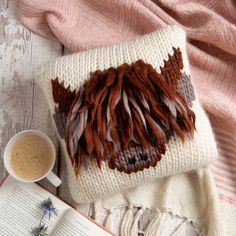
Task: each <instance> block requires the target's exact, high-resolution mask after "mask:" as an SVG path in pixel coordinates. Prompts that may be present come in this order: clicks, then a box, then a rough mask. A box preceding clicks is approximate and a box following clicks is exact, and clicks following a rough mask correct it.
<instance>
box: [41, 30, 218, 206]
mask: <svg viewBox="0 0 236 236" xmlns="http://www.w3.org/2000/svg"><path fill="white" fill-rule="evenodd" d="M38 82H39V84H40V86H41V87H42V88H43V90H44V92H45V94H46V97H47V99H48V102H49V106H50V111H51V113H52V114H53V118H54V121H55V124H56V127H57V130H58V133H59V134H60V140H61V145H62V149H63V151H64V155H65V158H66V165H67V166H66V168H67V174H68V179H69V182H68V185H69V188H70V191H71V194H72V197H73V199H74V200H75V201H77V202H79V203H84V202H90V201H93V200H95V199H98V198H103V197H105V196H107V195H110V194H113V193H116V192H120V191H123V190H125V189H128V188H131V187H135V186H137V185H139V184H141V183H144V182H146V181H149V180H153V179H155V178H157V177H163V176H167V175H171V174H174V173H178V172H182V171H189V170H191V169H195V168H198V167H200V166H203V165H205V164H206V163H208V162H209V161H212V160H213V159H215V158H216V156H217V153H216V144H215V141H214V137H213V134H212V129H211V126H210V124H209V121H208V118H207V116H206V114H205V112H204V111H203V110H202V108H201V106H200V104H199V102H198V100H197V99H196V96H195V92H194V89H193V86H192V83H191V78H190V71H189V64H188V60H187V55H186V35H185V32H184V31H183V30H182V29H180V28H179V27H177V26H168V27H166V28H163V29H160V30H158V31H156V32H153V33H151V34H148V35H145V36H143V37H140V38H138V39H136V40H134V41H130V42H125V43H120V44H115V45H112V46H109V47H104V48H98V49H94V50H90V51H85V52H81V53H78V54H73V55H70V56H65V57H62V58H59V59H57V60H56V61H53V62H51V63H49V64H47V65H45V66H42V67H41V68H40V70H39V78H38Z"/></svg>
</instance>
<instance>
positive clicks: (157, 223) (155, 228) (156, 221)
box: [144, 211, 167, 236]
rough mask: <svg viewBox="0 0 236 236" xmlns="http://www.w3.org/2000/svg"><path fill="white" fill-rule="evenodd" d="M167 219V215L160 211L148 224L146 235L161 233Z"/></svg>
mask: <svg viewBox="0 0 236 236" xmlns="http://www.w3.org/2000/svg"><path fill="white" fill-rule="evenodd" d="M166 220H167V216H166V215H165V214H164V213H161V212H160V211H158V213H157V215H156V216H155V217H154V218H153V219H152V220H151V221H150V223H149V224H148V226H147V228H146V230H145V232H144V236H149V235H160V233H161V231H162V230H163V228H164V226H165V223H166Z"/></svg>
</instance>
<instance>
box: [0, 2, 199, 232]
mask: <svg viewBox="0 0 236 236" xmlns="http://www.w3.org/2000/svg"><path fill="white" fill-rule="evenodd" d="M63 51H64V50H63V46H62V45H61V44H60V43H58V42H53V41H50V40H47V39H44V38H42V37H40V36H37V35H36V34H34V33H32V32H30V31H29V30H27V29H25V28H24V27H23V26H21V25H20V23H19V22H18V21H17V19H16V18H15V6H14V1H13V0H0V155H1V157H2V156H3V151H4V147H5V145H6V143H7V141H8V140H9V138H11V137H12V136H13V135H14V134H16V133H17V132H19V131H21V130H25V129H38V130H41V131H43V132H45V133H46V134H48V135H49V136H50V137H51V138H52V140H53V141H54V143H55V145H56V146H57V147H58V144H57V140H56V134H55V132H54V130H53V129H52V127H53V126H52V124H51V119H50V114H49V110H48V106H47V103H46V100H45V99H44V96H43V94H42V93H41V92H40V90H39V89H38V88H37V87H36V86H35V80H34V71H35V68H36V67H37V66H38V65H40V64H42V63H44V62H46V61H48V60H50V59H53V58H56V57H58V56H61V55H62V52H63ZM65 51H66V50H65ZM67 53H68V52H67ZM59 154H60V152H58V163H57V164H56V166H55V168H54V171H55V172H56V173H57V174H58V175H60V171H59V169H58V167H59V166H63V163H60V161H61V160H60V155H59ZM5 175H6V172H5V170H4V167H3V161H2V158H0V181H1V180H2V179H3V178H4V176H5ZM43 184H44V185H45V186H46V187H47V188H48V189H49V190H51V191H53V192H54V193H55V194H59V195H60V196H61V197H62V198H64V199H66V200H69V201H70V200H71V199H70V198H69V197H68V193H69V191H68V189H67V186H66V184H65V181H64V184H63V185H62V187H61V188H59V189H58V190H56V189H54V188H53V187H52V186H51V185H50V184H48V183H47V181H43ZM80 209H81V210H82V211H83V212H84V213H85V214H88V215H90V216H91V215H93V213H92V212H93V211H92V209H93V208H92V204H91V205H90V204H87V205H83V206H80ZM123 214H124V211H122V210H120V211H116V212H115V213H114V215H113V220H114V224H113V225H114V228H113V230H114V232H115V233H117V234H118V232H119V222H120V219H122V216H123ZM105 219H106V215H103V216H102V215H100V216H99V218H97V219H96V220H97V221H98V222H100V223H103V222H104V220H105ZM149 219H150V214H149V213H148V212H146V213H145V214H143V216H142V218H141V221H140V226H142V225H143V227H145V225H147V222H148V221H149ZM180 221H181V219H176V220H175V224H176V225H178V222H180ZM176 222H177V223H176ZM172 225H174V224H172ZM168 227H169V226H168ZM162 235H167V234H165V233H163V234H162ZM183 235H188V236H189V235H196V231H195V230H192V231H191V230H187V231H186V232H184V234H183Z"/></svg>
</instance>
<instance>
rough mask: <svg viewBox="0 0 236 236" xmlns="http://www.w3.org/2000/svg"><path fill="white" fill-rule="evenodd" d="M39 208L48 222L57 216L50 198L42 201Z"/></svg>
mask: <svg viewBox="0 0 236 236" xmlns="http://www.w3.org/2000/svg"><path fill="white" fill-rule="evenodd" d="M39 207H40V209H41V210H42V211H43V214H44V216H48V218H49V220H50V218H51V217H52V216H53V215H55V216H57V209H56V208H55V207H54V205H53V203H52V200H51V198H50V197H49V198H47V199H46V200H44V201H42V202H41V203H40V205H39Z"/></svg>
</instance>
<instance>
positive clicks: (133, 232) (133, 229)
mask: <svg viewBox="0 0 236 236" xmlns="http://www.w3.org/2000/svg"><path fill="white" fill-rule="evenodd" d="M144 209H145V208H141V209H139V210H138V211H137V213H136V215H135V217H134V220H133V224H132V227H131V232H130V234H129V235H130V236H137V235H138V233H139V228H138V222H139V220H140V218H141V216H142V214H143V212H144Z"/></svg>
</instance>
